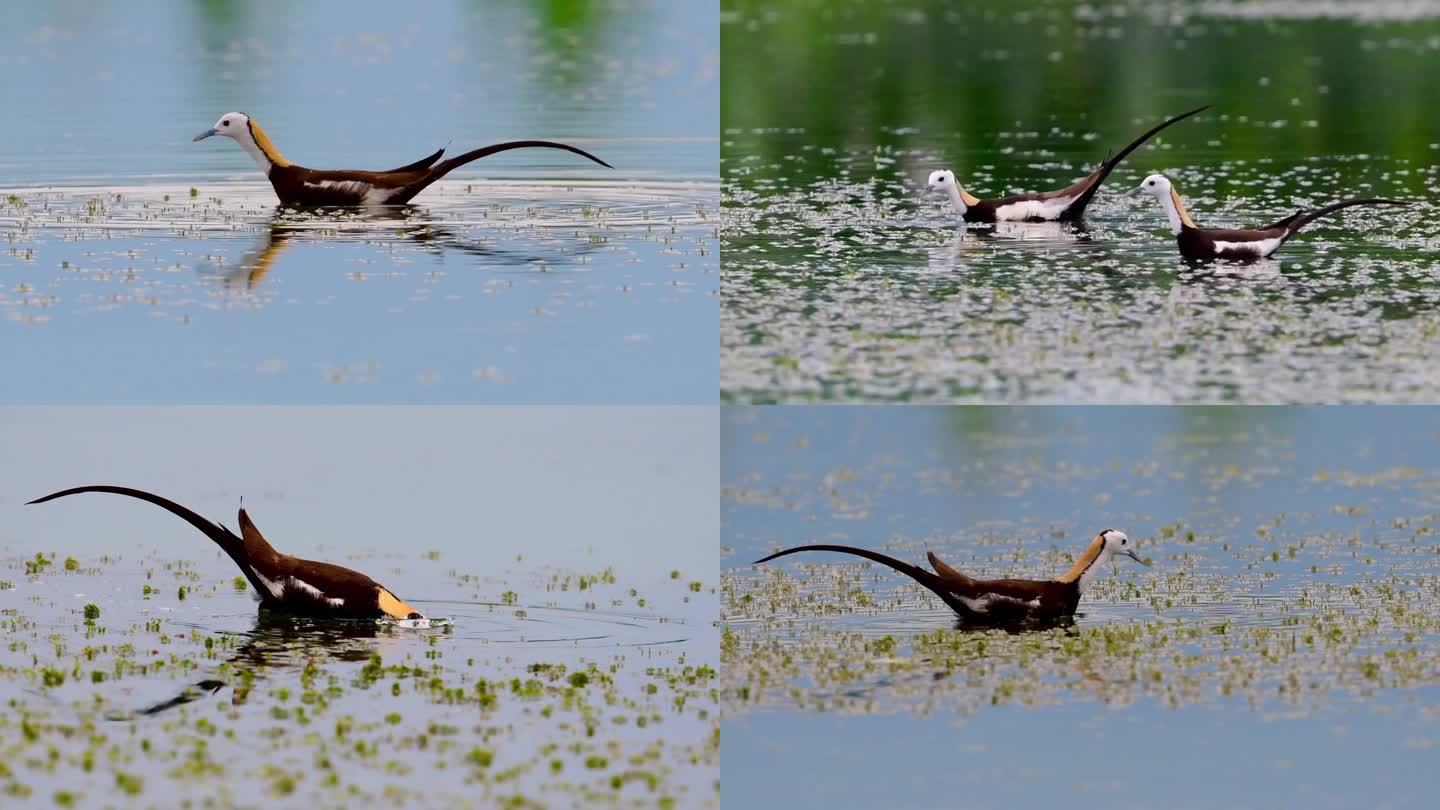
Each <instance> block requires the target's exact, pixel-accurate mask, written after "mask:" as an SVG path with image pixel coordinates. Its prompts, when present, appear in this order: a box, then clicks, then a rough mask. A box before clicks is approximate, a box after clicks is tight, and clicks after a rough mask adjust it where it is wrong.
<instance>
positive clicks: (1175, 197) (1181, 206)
mask: <svg viewBox="0 0 1440 810" xmlns="http://www.w3.org/2000/svg"><path fill="white" fill-rule="evenodd" d="M1170 199H1171V200H1172V201H1173V202H1174V203H1175V210H1176V212H1178V213H1179V214H1180V221H1181V222H1183V223H1185V224H1186V225H1187V226H1188V227H1191V228H1193V227H1195V223H1194V222H1192V221H1191V220H1190V215H1189V214H1188V213H1186V212H1185V203H1183V202H1181V201H1180V193H1179V192H1178V191H1176V190H1175V184H1174V183H1171V184H1170Z"/></svg>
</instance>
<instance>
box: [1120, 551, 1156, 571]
mask: <svg viewBox="0 0 1440 810" xmlns="http://www.w3.org/2000/svg"><path fill="white" fill-rule="evenodd" d="M1125 556H1126V557H1129V558H1130V559H1132V560H1134V561H1135V562H1138V563H1140V564H1141V565H1143V566H1145V567H1146V568H1149V567H1150V563H1148V562H1145V561H1144V560H1142V559H1140V555H1139V554H1136V553H1135V552H1134V550H1132V549H1126V550H1125Z"/></svg>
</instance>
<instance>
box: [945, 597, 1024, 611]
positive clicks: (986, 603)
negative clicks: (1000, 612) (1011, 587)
mask: <svg viewBox="0 0 1440 810" xmlns="http://www.w3.org/2000/svg"><path fill="white" fill-rule="evenodd" d="M956 596H960V595H959V594H956ZM1006 602H1008V603H1009V604H1012V605H1019V606H1020V607H1023V608H1027V609H1029V610H1034V609H1035V608H1038V607H1040V597H1038V596H1037V597H1035V598H1034V599H1031V600H1029V601H1026V600H1024V599H1016V598H1015V597H1013V596H1006V595H1004V594H1000V593H987V594H985V595H984V596H982V597H980V598H978V599H971V598H969V597H966V596H960V604H962V605H964V606H965V607H967V608H969V609H970V610H972V611H974V612H976V613H989V612H990V606H991V605H996V604H1001V603H1006Z"/></svg>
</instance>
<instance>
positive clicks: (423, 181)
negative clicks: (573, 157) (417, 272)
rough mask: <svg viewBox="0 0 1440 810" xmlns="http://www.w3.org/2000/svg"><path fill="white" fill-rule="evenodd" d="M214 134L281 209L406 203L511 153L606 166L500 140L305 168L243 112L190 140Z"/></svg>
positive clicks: (549, 145) (550, 144)
mask: <svg viewBox="0 0 1440 810" xmlns="http://www.w3.org/2000/svg"><path fill="white" fill-rule="evenodd" d="M215 135H219V136H222V137H225V138H230V139H231V140H233V141H235V142H236V143H238V144H240V148H241V149H244V150H245V152H246V154H248V155H250V157H251V158H253V159H254V161H255V164H256V165H257V166H259V167H260V171H262V172H264V173H265V176H266V177H268V178H270V185H271V186H273V187H274V188H275V194H276V196H278V197H279V198H280V203H281V204H282V205H287V206H317V207H318V206H356V205H364V206H375V205H401V204H403V203H407V202H409V201H410V199H411V198H413V197H414V196H415V195H416V194H419V193H420V192H421V191H424V190H425V188H426V187H427V186H429V185H430V184H431V183H434V182H435V181H436V180H439V179H440V178H442V177H444V176H445V175H447V174H449V173H450V172H452V171H454V170H455V169H458V168H459V167H461V166H464V165H465V164H467V163H470V162H472V161H476V160H479V159H481V158H483V157H489V156H490V155H494V154H497V153H500V152H506V151H509V150H511V149H532V148H540V149H561V150H564V151H566V152H572V153H574V154H577V155H579V156H581V157H583V158H588V159H589V160H592V161H594V162H596V163H598V164H600V165H601V166H604V167H605V168H607V169H613V168H615V167H614V166H611V165H610V164H609V163H606V162H605V161H603V160H601V159H600V158H598V157H595V156H594V155H592V154H590V153H589V152H586V151H585V150H584V149H580V148H579V147H575V146H570V145H568V144H563V143H556V142H554V141H506V142H504V143H494V144H490V145H489V146H482V147H480V148H479V149H473V150H471V151H469V152H466V153H464V154H462V155H457V156H455V157H453V158H450V159H448V160H441V157H443V156H444V154H445V150H444V149H440V150H437V151H436V152H434V153H433V154H430V155H427V156H425V157H423V158H421V159H420V160H417V161H415V162H414V163H409V164H406V165H404V166H400V167H398V168H395V169H390V170H388V171H379V172H372V171H362V170H358V169H307V168H305V167H304V166H297V165H295V164H294V163H291V162H290V161H288V160H286V159H285V157H284V156H283V155H281V154H280V150H279V149H276V148H275V144H274V142H272V141H271V140H270V136H269V135H267V134H265V130H263V129H261V128H260V125H259V124H257V123H256V122H255V119H253V118H251V117H250V116H248V115H246V114H245V113H238V112H232V113H226V114H224V115H222V116H220V120H219V121H216V122H215V126H213V127H211V128H209V129H207V130H205V131H204V132H201V133H200V134H199V135H196V136H195V138H194V140H196V141H202V140H204V139H206V138H209V137H212V136H215Z"/></svg>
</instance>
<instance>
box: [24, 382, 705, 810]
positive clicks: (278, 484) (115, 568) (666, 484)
mask: <svg viewBox="0 0 1440 810" xmlns="http://www.w3.org/2000/svg"><path fill="white" fill-rule="evenodd" d="M717 421H718V420H717V414H716V409H715V408H714V407H713V406H709V407H703V406H692V407H648V408H641V407H615V408H604V407H548V408H547V407H514V408H506V407H489V408H473V407H468V408H449V407H394V408H390V407H350V408H310V407H273V408H271V407H264V408H256V407H234V408H183V407H157V408H90V407H78V408H76V407H64V408H50V407H6V408H0V456H3V457H4V458H5V459H6V460H7V463H6V464H3V465H0V612H3V614H4V615H5V616H6V617H7V619H6V621H7V622H8V624H7V642H6V644H7V646H6V652H5V654H4V655H0V700H3V701H4V702H5V704H6V705H7V707H9V708H8V710H7V714H6V718H5V719H3V720H0V737H3V738H5V739H6V740H7V741H8V742H7V745H11V746H12V748H11V750H12V752H14V756H13V757H12V758H11V759H10V761H9V763H8V765H9V768H8V769H7V770H6V771H5V772H4V773H3V774H0V790H3V791H4V792H5V795H6V798H5V800H3V801H0V804H3V805H4V806H5V807H15V806H24V805H26V804H27V803H26V801H25V799H26V798H27V795H26V794H25V793H22V792H16V791H17V790H20V789H21V788H22V787H23V789H25V790H29V791H31V793H30V794H28V799H29V802H32V803H40V804H42V805H43V806H52V805H53V802H52V796H53V795H54V794H55V793H57V792H59V791H61V790H68V791H71V792H72V793H74V794H78V795H77V796H76V797H75V798H76V805H77V806H98V805H101V804H106V803H109V804H114V803H116V802H119V801H123V800H125V799H126V797H125V795H124V794H122V793H120V792H119V791H118V789H117V788H116V784H117V782H116V779H117V776H116V774H117V773H121V772H123V773H128V774H131V775H134V776H137V777H138V778H140V779H141V780H143V785H144V786H143V790H142V791H141V793H140V794H139V795H138V796H137V797H135V798H133V799H131V800H130V801H134V802H139V803H141V804H145V805H155V806H171V805H173V804H175V803H177V802H182V801H188V802H194V803H197V804H198V803H202V802H203V801H205V800H207V799H209V800H221V801H223V803H230V804H235V803H240V804H244V803H247V802H250V801H251V800H253V799H254V798H255V796H256V795H257V794H258V795H259V796H261V797H263V798H264V799H265V801H266V802H269V803H278V804H279V806H296V805H297V804H300V803H308V804H318V805H319V806H330V805H332V804H336V803H341V804H346V803H351V802H361V803H373V802H378V801H381V800H382V797H383V799H384V800H386V801H389V802H391V803H394V804H408V805H419V806H447V807H462V806H477V807H479V806H495V805H496V804H498V803H500V802H501V800H502V799H503V798H506V797H510V796H513V795H516V794H523V795H526V796H530V797H532V798H533V799H534V800H536V801H541V800H543V801H544V803H546V804H549V805H551V806H574V805H576V804H583V803H585V798H584V797H586V796H588V795H603V796H607V797H611V798H613V799H615V800H617V801H621V802H622V803H626V802H634V801H643V802H650V803H653V802H655V801H656V800H657V799H658V798H659V797H663V796H668V797H671V798H672V799H674V800H675V802H676V804H675V806H676V807H711V808H713V807H717V806H718V804H719V798H718V795H717V788H716V785H717V784H718V780H719V770H720V764H719V759H718V749H717V748H716V747H715V746H714V745H713V744H712V740H713V738H714V734H715V731H716V729H715V726H716V723H717V719H716V715H715V714H714V712H713V709H711V707H710V705H709V701H708V699H707V698H706V692H707V690H708V682H707V680H706V678H705V677H698V678H697V679H696V680H695V681H694V682H693V684H684V683H683V681H682V680H681V679H680V678H679V677H678V673H680V672H682V671H684V670H685V669H686V668H687V667H689V668H691V669H692V670H693V669H695V668H700V667H709V668H710V671H711V672H713V670H714V668H715V667H716V666H718V655H717V650H718V640H717V635H718V630H717V629H716V628H715V626H714V617H715V615H716V612H717V599H716V596H715V585H716V582H715V580H716V568H715V536H716V534H717V531H718V528H717V526H716V512H715V491H716V487H717V485H718V482H717V470H718V469H719V467H718V464H719V460H718V457H717V456H718V439H717V433H718V425H717ZM87 483H114V484H123V485H130V486H134V487H138V488H142V489H148V490H150V491H153V492H155V493H157V494H160V495H162V496H166V497H169V498H171V499H173V500H175V501H178V502H179V503H181V504H183V505H185V506H188V507H190V508H192V509H194V510H195V511H196V512H198V513H200V514H201V515H204V516H205V517H207V518H210V519H213V520H217V521H220V522H222V523H224V524H226V525H229V526H230V527H231V528H232V529H233V528H236V524H235V522H234V521H235V515H236V509H237V507H238V506H240V505H241V503H242V498H243V504H244V506H245V508H246V510H247V511H248V513H249V515H250V516H251V518H252V519H253V520H254V521H255V523H256V525H257V526H258V527H259V528H260V530H261V532H262V533H264V535H265V536H266V537H267V539H269V541H270V542H271V543H272V544H273V545H274V546H275V547H276V548H277V549H278V550H280V551H281V552H282V553H289V554H294V555H296V556H300V557H302V558H307V559H319V560H324V561H330V562H335V563H338V564H341V565H344V566H347V567H351V568H353V569H355V570H358V571H361V572H363V573H365V574H367V575H369V576H371V577H373V578H374V579H376V580H377V581H379V582H381V583H383V584H384V585H385V586H386V587H388V588H390V589H392V590H393V591H394V592H395V593H396V594H397V595H400V597H401V598H403V599H405V600H406V601H407V602H410V603H411V604H413V605H415V606H416V607H418V608H419V609H420V610H422V611H423V612H425V613H426V614H427V615H429V616H432V617H442V618H446V619H449V620H451V622H452V623H451V624H450V626H449V627H447V628H445V629H443V630H433V629H432V630H428V631H412V630H406V629H399V628H376V627H374V626H373V625H371V626H369V627H366V626H365V625H364V624H363V623H345V622H319V623H314V624H306V623H300V624H298V625H289V624H287V623H285V622H283V621H278V622H273V623H272V622H265V621H262V620H261V619H259V618H257V607H256V604H255V601H254V599H253V594H252V593H251V592H250V591H249V589H248V588H242V589H239V590H237V589H235V588H234V587H233V585H232V581H233V580H234V579H236V577H237V575H238V574H239V571H238V569H237V568H236V567H235V565H234V564H233V563H232V562H231V561H230V560H229V558H228V557H226V556H225V555H224V554H222V553H221V552H220V551H219V550H218V549H217V548H216V547H215V546H214V545H213V544H212V543H211V541H210V540H209V539H207V538H206V537H205V536H203V535H202V534H200V533H199V532H197V531H196V530H195V529H193V528H192V527H190V526H188V525H187V524H185V523H184V522H183V521H181V520H180V519H178V518H176V517H175V516H173V515H170V514H168V513H166V512H164V511H162V510H160V509H159V508H157V507H155V506H152V505H150V504H147V503H143V502H140V501H136V500H133V499H129V498H125V497H121V496H117V495H111V494H81V495H75V496H71V497H66V498H61V499H58V500H55V501H51V502H47V503H45V504H41V505H36V506H25V505H23V504H24V502H25V501H27V500H30V499H32V498H36V497H39V496H42V495H45V494H48V493H49V492H52V491H55V490H58V489H60V488H67V487H70V486H74V485H77V484H87ZM37 554H43V555H45V556H46V557H47V558H49V559H52V560H53V561H54V565H52V566H50V567H49V568H47V569H45V570H44V571H41V572H39V573H32V572H30V571H27V570H26V562H27V561H33V560H34V558H35V557H36V555H37ZM67 557H68V558H73V559H74V560H75V561H76V563H77V567H76V570H64V567H63V562H64V561H65V560H66V558H67ZM607 571H608V572H609V574H610V575H609V578H608V579H607V578H605V577H604V576H603V575H604V574H605V572H607ZM579 577H588V578H590V584H589V586H588V587H579V586H578V584H577V583H578V578H579ZM182 586H183V587H186V588H188V589H189V595H188V597H181V596H179V595H178V592H179V589H180V588H181V587H182ZM150 588H153V592H147V589H150ZM87 604H93V605H95V606H96V607H98V609H99V611H100V613H99V617H98V619H97V620H96V626H97V630H96V631H91V630H89V629H88V628H87V627H85V625H84V624H83V621H82V618H81V611H82V609H83V608H84V607H85V605H87ZM207 640H208V641H207ZM208 642H213V643H214V644H215V648H214V649H213V650H212V649H211V648H210V646H209V643H208ZM375 655H379V656H381V657H382V659H383V662H384V664H385V665H386V666H387V667H394V666H397V665H398V666H406V667H413V668H414V671H413V674H409V675H403V676H393V675H390V674H387V676H386V677H385V678H384V679H383V680H382V681H381V682H380V683H378V684H377V685H375V686H374V687H371V688H365V687H363V686H361V685H359V684H357V680H358V678H359V676H360V670H361V668H362V666H364V665H365V664H366V662H368V661H370V660H371V657H372V656H375ZM21 659H23V662H22V660H21ZM136 663H138V664H139V665H140V668H139V669H136V668H135V666H134V665H135V664H136ZM546 667H550V668H554V667H559V668H560V671H561V672H568V673H575V672H584V671H587V670H589V669H590V668H591V667H594V668H595V670H596V672H597V673H604V676H605V679H606V680H605V681H604V682H603V683H602V681H601V678H600V676H599V675H598V674H597V675H596V676H595V678H594V680H593V681H592V682H591V683H590V684H589V685H588V686H586V687H584V688H577V689H575V691H574V693H573V694H570V695H566V694H564V690H565V689H566V682H565V681H558V682H547V683H546V685H545V687H544V688H543V689H541V690H539V692H538V694H532V695H528V696H522V695H519V694H515V693H513V692H512V689H511V687H510V686H509V684H510V683H511V682H512V681H513V682H515V683H517V684H518V683H521V682H524V681H526V680H527V679H531V678H535V677H543V676H537V675H536V673H537V672H541V673H543V672H545V671H547V670H545V669H544V668H546ZM45 668H52V669H56V670H60V671H63V672H64V673H65V675H64V676H63V677H61V678H60V679H59V680H60V682H58V683H55V682H50V681H47V682H44V683H42V681H41V679H40V676H39V674H38V673H39V671H40V670H42V669H45ZM92 671H95V672H99V673H101V674H102V675H105V676H106V677H104V678H103V679H102V680H100V681H95V682H92V680H91V672H92ZM672 673H674V674H675V675H676V679H675V682H674V683H672V682H671V681H670V680H669V677H670V675H671V674H672ZM252 676H253V679H254V688H253V690H252V691H251V692H250V694H249V697H248V699H247V700H244V701H242V700H241V699H240V696H239V694H238V693H237V690H238V689H240V688H242V687H243V686H244V684H245V683H246V678H248V677H252ZM711 677H713V676H711ZM202 679H216V680H219V681H220V682H222V683H223V687H222V688H221V689H220V690H219V691H218V692H217V693H216V694H214V695H211V696H207V697H205V698H204V699H202V700H199V701H196V702H194V703H192V704H189V705H187V706H185V707H178V708H173V709H169V710H167V711H165V712H163V713H157V714H155V715H153V716H148V717H147V716H141V717H130V718H129V719H128V720H125V721H123V722H117V721H114V720H113V719H106V718H111V717H113V716H114V715H115V714H116V713H119V714H120V715H122V716H126V715H127V713H133V712H139V711H141V710H142V709H145V708H147V707H149V705H151V704H155V703H159V702H162V701H166V700H169V699H172V698H173V697H174V696H176V695H177V694H179V693H180V691H181V690H182V689H183V688H185V687H186V686H187V685H189V684H193V683H196V682H198V681H200V680H202ZM435 682H443V683H444V684H445V687H446V688H448V689H458V690H460V691H462V692H464V693H465V694H466V695H470V696H473V695H474V694H475V689H476V686H477V684H479V683H481V682H489V683H491V684H493V685H494V688H496V689H497V690H498V691H499V693H500V694H499V697H498V698H497V701H496V703H495V705H493V706H490V707H488V708H481V707H480V706H477V705H476V704H475V703H474V702H473V700H454V699H442V698H440V697H438V696H437V695H436V694H435V692H434V691H432V689H433V687H430V686H427V684H431V683H435ZM312 685H313V686H314V687H315V688H316V689H317V690H318V691H320V692H321V693H323V694H322V695H321V696H320V697H319V698H318V699H316V698H315V697H314V696H313V695H309V694H306V693H307V690H310V689H311V688H312ZM677 687H678V688H677ZM682 693H683V695H682ZM302 694H306V696H305V697H304V698H303V699H302V698H301V695H302ZM682 696H683V697H684V698H685V700H678V701H677V698H681V697H682ZM302 701H303V702H302ZM542 710H543V711H542ZM582 716H583V718H590V719H592V720H594V722H595V726H596V727H595V728H594V729H592V730H591V732H590V733H588V734H587V732H586V723H585V722H584V720H583V719H582ZM306 717H308V719H303V718H306ZM637 718H644V719H645V720H648V721H649V722H648V723H647V722H643V721H640V722H637ZM345 722H353V734H352V735H351V736H350V737H347V738H346V739H344V740H339V739H338V738H339V737H340V736H341V735H340V734H339V732H338V731H337V728H338V727H339V725H340V724H342V723H345ZM22 723H24V724H26V729H27V730H26V732H25V733H24V734H22V733H21V730H20V726H21V724H22ZM81 726H83V727H85V728H87V729H89V730H88V731H86V732H85V733H82V734H76V733H74V730H75V729H76V728H77V727H81ZM447 728H448V729H449V730H448V731H445V730H444V729H447ZM216 729H219V732H218V733H216ZM355 740H364V741H366V744H367V746H372V745H373V746H374V748H373V749H370V750H369V753H366V752H365V751H361V752H358V753H357V752H356V751H354V750H352V749H353V745H354V741H355ZM479 746H484V747H490V748H493V749H494V751H495V760H494V764H493V766H492V767H493V770H489V771H485V772H484V773H481V774H477V773H476V772H475V771H474V767H473V763H472V762H471V761H469V760H467V755H468V754H469V753H470V752H471V750H472V749H474V748H476V747H479ZM92 747H95V748H96V750H99V751H103V752H106V753H103V754H100V755H97V756H95V757H94V760H95V761H94V762H93V763H92V764H91V765H82V754H83V752H85V751H87V750H89V749H91V748H92ZM47 751H48V752H54V753H56V754H58V757H59V758H58V759H57V760H49V759H47V757H48V756H49V754H47V753H46V752H47ZM592 757H600V758H601V760H602V764H599V765H596V764H593V763H592V764H586V763H587V760H589V759H590V758H592ZM636 760H638V761H643V763H644V765H643V770H645V771H646V772H648V773H650V774H652V775H653V776H654V777H655V784H654V785H647V783H646V782H645V780H637V781H634V782H626V783H625V785H624V787H623V788H617V787H613V786H612V784H611V779H612V777H621V776H624V775H625V774H627V773H629V772H631V771H633V770H635V768H636V766H635V765H634V761H636ZM321 761H323V762H324V764H323V765H322V764H319V763H320V762H321ZM197 762H214V763H217V764H218V765H219V769H218V770H214V771H212V770H201V771H200V772H199V773H198V774H197V773H196V772H195V771H193V770H191V769H190V766H191V765H193V764H195V763H197ZM552 762H560V763H561V765H562V766H563V770H562V771H560V772H559V774H558V775H557V774H556V772H553V771H552V770H551V769H552V767H553V765H552ZM276 769H279V770H280V771H282V772H287V771H299V775H298V776H297V778H296V785H295V786H294V788H293V792H291V793H288V794H287V793H284V792H276V790H275V789H274V788H273V787H272V786H271V785H272V782H273V780H274V778H275V774H276ZM512 769H513V771H512ZM502 772H504V773H508V774H509V775H508V777H506V778H499V777H494V776H493V774H496V773H502ZM332 774H333V775H334V776H335V777H336V778H337V780H338V781H337V784H336V785H334V786H331V785H328V784H327V783H326V777H327V776H329V775H332ZM481 777H483V778H481ZM217 797H219V798H217Z"/></svg>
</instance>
